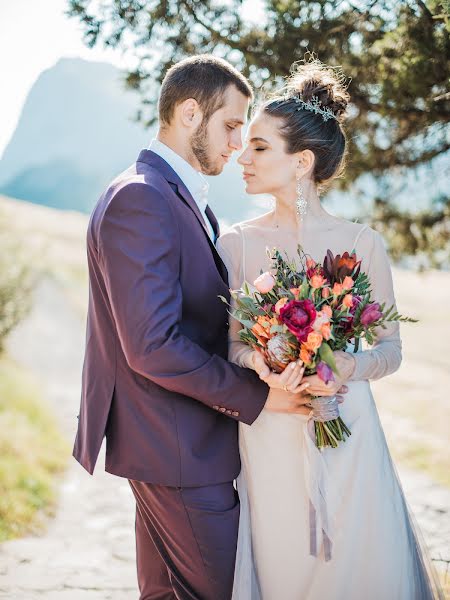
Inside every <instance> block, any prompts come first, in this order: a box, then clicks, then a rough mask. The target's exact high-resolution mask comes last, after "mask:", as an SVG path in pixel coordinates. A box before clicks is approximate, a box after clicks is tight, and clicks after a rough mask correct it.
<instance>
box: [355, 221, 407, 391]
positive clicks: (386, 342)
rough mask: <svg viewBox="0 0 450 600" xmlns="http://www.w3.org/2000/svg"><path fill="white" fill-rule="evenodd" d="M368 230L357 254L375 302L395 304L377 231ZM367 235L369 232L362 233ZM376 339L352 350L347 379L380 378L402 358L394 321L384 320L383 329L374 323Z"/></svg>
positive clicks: (387, 259) (388, 265)
mask: <svg viewBox="0 0 450 600" xmlns="http://www.w3.org/2000/svg"><path fill="white" fill-rule="evenodd" d="M369 232H371V234H372V236H371V237H372V246H371V247H370V241H369V243H368V246H369V247H368V249H367V250H366V252H363V253H362V254H361V256H363V257H364V258H366V261H367V262H366V266H365V267H364V258H363V265H362V268H363V269H365V270H366V273H367V275H368V276H369V279H370V281H371V283H372V291H373V298H374V299H375V301H376V302H380V303H383V302H385V303H386V308H389V307H390V306H391V305H392V304H394V305H395V296H394V286H393V281H392V271H391V266H390V263H389V258H388V255H387V252H386V249H385V247H384V243H383V239H382V237H381V236H380V234H379V233H377V232H376V231H374V230H373V229H369ZM364 237H369V236H364ZM375 331H376V334H377V337H376V340H375V343H374V344H373V346H371V348H370V349H367V350H363V351H362V352H357V353H356V354H353V356H354V357H355V361H356V365H355V370H354V372H353V375H352V376H351V377H350V379H351V380H361V379H380V378H381V377H385V376H386V375H391V374H392V373H394V372H395V371H397V369H398V368H399V367H400V363H401V361H402V344H401V339H400V327H399V324H398V323H387V324H386V329H383V328H382V327H378V328H377V329H376V330H375Z"/></svg>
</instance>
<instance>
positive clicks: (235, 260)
mask: <svg viewBox="0 0 450 600" xmlns="http://www.w3.org/2000/svg"><path fill="white" fill-rule="evenodd" d="M217 251H218V252H219V254H220V257H221V259H222V260H223V262H224V263H225V266H226V267H227V270H228V281H229V285H230V289H232V290H235V289H239V288H240V287H241V286H242V283H243V279H244V276H243V269H242V260H243V253H242V231H241V230H240V228H239V227H238V226H235V227H232V228H231V229H229V230H228V231H227V232H226V233H224V234H223V235H221V236H220V238H219V239H218V240H217ZM232 307H234V304H233V300H232ZM241 329H242V325H241V324H240V323H239V321H236V319H233V318H232V317H231V316H230V326H229V329H228V360H229V361H230V362H233V363H235V364H236V365H239V366H240V367H247V368H248V369H252V368H253V364H252V362H251V355H252V352H253V351H252V349H251V348H250V347H249V346H247V345H246V344H244V343H243V342H241V341H240V339H239V331H240V330H241Z"/></svg>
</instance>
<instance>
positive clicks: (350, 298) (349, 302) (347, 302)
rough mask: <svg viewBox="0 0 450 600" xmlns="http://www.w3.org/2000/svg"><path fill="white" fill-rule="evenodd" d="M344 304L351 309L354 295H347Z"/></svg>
mask: <svg viewBox="0 0 450 600" xmlns="http://www.w3.org/2000/svg"><path fill="white" fill-rule="evenodd" d="M342 304H343V306H346V307H347V308H351V307H352V306H353V296H352V294H346V295H345V296H344V299H343V300H342Z"/></svg>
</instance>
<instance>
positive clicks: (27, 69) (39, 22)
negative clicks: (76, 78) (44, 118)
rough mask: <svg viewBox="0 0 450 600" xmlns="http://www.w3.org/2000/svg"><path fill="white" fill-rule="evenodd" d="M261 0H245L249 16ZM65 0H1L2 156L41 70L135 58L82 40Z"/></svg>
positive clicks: (257, 13) (255, 15)
mask: <svg viewBox="0 0 450 600" xmlns="http://www.w3.org/2000/svg"><path fill="white" fill-rule="evenodd" d="M261 4H262V0H245V2H244V8H243V13H244V15H245V17H246V18H247V19H252V20H258V19H260V18H261V15H262V8H261ZM66 7H67V1H66V0H40V1H38V0H13V1H8V0H0V73H1V77H2V82H1V94H0V158H1V156H2V154H3V151H4V149H5V146H6V144H7V143H8V141H9V139H10V138H11V136H12V134H13V132H14V129H15V127H16V125H17V121H18V119H19V116H20V112H21V110H22V106H23V104H24V102H25V99H26V96H27V94H28V92H29V90H30V88H31V86H32V85H33V83H34V82H35V81H36V79H37V77H38V76H39V74H40V73H41V72H42V71H43V70H45V69H48V68H49V67H51V66H52V65H54V64H55V63H56V62H57V61H58V59H60V58H61V57H63V56H71V57H73V56H78V57H82V58H85V59H87V60H100V61H105V62H111V63H113V64H115V65H116V66H118V67H124V68H126V67H127V66H133V62H134V61H133V57H125V56H122V55H121V54H120V52H119V51H114V50H111V49H109V50H104V49H102V48H100V47H98V48H94V49H89V48H87V47H86V46H85V45H84V44H83V42H82V31H81V27H80V26H79V24H78V20H77V19H73V18H72V19H69V18H68V17H67V16H65V14H64V11H65V9H66Z"/></svg>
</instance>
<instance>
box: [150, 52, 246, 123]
mask: <svg viewBox="0 0 450 600" xmlns="http://www.w3.org/2000/svg"><path fill="white" fill-rule="evenodd" d="M230 85H234V86H235V87H236V89H237V90H238V91H239V92H241V94H243V95H244V96H245V97H246V98H248V99H249V100H253V92H252V88H251V87H250V84H249V82H248V80H247V79H246V78H245V77H244V76H243V75H242V74H241V73H239V71H238V70H237V69H235V68H234V67H233V66H232V65H231V64H230V63H229V62H227V61H226V60H223V59H222V58H218V57H217V56H212V55H211V54H199V55H197V56H191V57H189V58H185V59H184V60H181V61H180V62H178V63H176V64H174V65H173V66H172V67H171V68H170V69H169V70H168V71H167V73H166V75H165V77H164V79H163V82H162V85H161V92H160V95H159V102H158V109H159V120H160V123H161V124H162V126H165V125H169V124H170V122H171V120H172V117H173V114H174V112H175V107H176V106H177V104H179V103H181V102H184V101H185V100H187V99H188V98H195V100H197V102H198V104H199V106H200V108H201V110H202V111H203V114H204V118H205V122H207V121H208V120H209V118H210V117H211V116H212V114H213V113H215V112H216V110H219V108H221V107H222V106H223V104H224V101H225V92H226V91H227V89H228V87H229V86H230Z"/></svg>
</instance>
